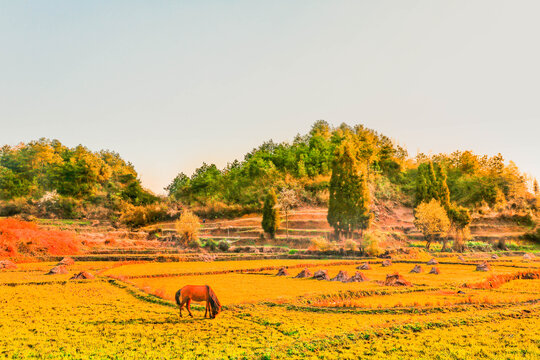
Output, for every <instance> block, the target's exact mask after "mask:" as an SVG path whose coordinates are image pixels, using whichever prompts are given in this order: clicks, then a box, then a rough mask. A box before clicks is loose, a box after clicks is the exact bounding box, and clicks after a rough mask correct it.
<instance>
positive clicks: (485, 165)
mask: <svg viewBox="0 0 540 360" xmlns="http://www.w3.org/2000/svg"><path fill="white" fill-rule="evenodd" d="M344 141H347V142H350V144H349V145H347V146H348V147H350V149H352V150H351V151H353V152H354V154H355V155H354V156H355V157H356V161H357V162H358V164H360V165H361V166H362V167H363V169H364V171H365V173H366V179H367V182H368V187H369V191H370V193H371V196H370V198H371V200H372V201H377V200H393V201H398V202H401V203H403V204H405V205H409V206H415V205H417V204H416V202H417V197H418V195H417V193H418V182H419V181H421V180H422V179H421V178H420V177H419V176H424V177H425V178H426V179H428V177H426V174H424V175H422V173H423V170H422V166H424V167H425V164H427V163H432V164H434V165H433V166H434V169H437V171H439V172H441V171H442V173H444V176H445V177H446V182H447V184H448V188H449V192H450V194H449V196H450V200H451V201H452V202H453V203H456V204H458V205H461V206H465V207H467V208H469V209H478V208H481V207H490V208H492V209H496V210H501V209H504V208H512V209H521V210H527V209H532V208H534V207H535V206H536V202H535V201H534V194H532V193H531V191H530V190H529V189H528V187H527V184H528V182H527V181H528V179H527V178H526V177H525V176H524V175H523V174H521V173H520V171H519V169H518V168H517V167H516V166H515V164H513V163H512V162H509V163H508V164H507V163H505V161H504V159H503V158H502V156H500V155H497V156H493V157H487V156H479V155H475V154H473V153H472V152H470V151H465V152H459V151H457V152H454V153H452V154H449V155H447V154H439V155H435V156H425V155H423V154H420V155H418V156H417V157H416V158H414V159H413V158H410V157H409V156H408V154H407V151H406V150H405V149H403V148H402V147H400V146H399V145H397V144H396V142H395V141H393V140H391V139H390V138H388V137H386V136H384V135H382V134H379V133H377V132H376V131H374V130H371V129H368V128H366V127H364V126H362V125H356V126H354V127H351V126H349V125H346V124H342V125H340V126H339V127H332V126H330V125H329V124H328V123H327V122H325V121H322V120H319V121H317V122H315V123H314V124H313V126H312V128H311V130H310V131H309V133H308V134H305V135H297V136H296V137H295V138H294V140H293V141H292V143H288V142H283V143H279V144H278V143H275V142H273V141H272V140H270V141H267V142H265V143H264V144H262V145H261V146H259V147H258V148H256V149H253V150H252V151H251V152H249V153H247V154H246V155H245V156H244V159H243V160H241V161H238V160H235V161H233V162H231V163H229V164H228V165H227V166H226V167H225V168H224V169H218V168H217V167H216V165H214V164H210V165H209V164H206V163H203V165H202V166H201V167H200V168H198V169H197V170H195V172H194V173H193V174H192V175H191V176H188V175H186V174H184V173H180V174H178V175H177V176H176V177H175V178H174V179H173V180H172V182H171V183H170V184H169V185H168V186H167V187H166V190H167V192H168V197H167V198H164V197H158V196H155V195H154V194H152V193H151V192H150V191H148V190H146V189H144V188H143V187H142V186H141V182H140V181H139V179H138V175H137V172H136V171H135V169H134V168H133V166H132V165H131V164H130V163H129V162H126V161H124V160H123V159H122V158H121V157H120V156H119V155H118V154H117V153H114V152H111V151H105V150H103V151H98V152H93V151H90V150H88V149H87V148H86V147H84V146H81V145H79V146H77V147H74V148H69V147H66V146H64V145H62V144H61V143H60V142H59V141H57V140H48V139H40V140H38V141H32V142H29V143H27V144H20V145H17V146H7V145H6V146H4V147H2V148H1V150H0V216H6V215H14V214H18V213H23V214H25V213H27V214H32V215H36V216H43V217H49V216H56V217H64V218H77V217H79V218H80V217H87V218H108V219H111V220H120V221H122V222H124V223H126V224H129V225H131V226H137V225H141V224H144V223H148V222H151V221H157V220H161V219H164V218H167V217H169V218H171V217H174V216H177V215H178V211H177V210H178V209H179V207H180V206H189V207H192V208H193V209H194V210H195V212H197V213H198V214H199V215H201V216H203V217H214V216H237V215H241V214H242V213H246V212H252V211H261V209H262V204H263V201H264V198H265V196H266V194H267V193H268V191H269V190H270V189H274V190H276V192H279V191H281V190H283V189H290V190H293V191H294V192H295V193H296V194H297V198H298V200H299V202H300V203H304V204H308V205H309V204H311V205H322V206H327V205H328V200H329V184H330V176H331V173H332V168H333V166H334V165H335V164H334V160H335V154H336V153H337V152H338V150H337V149H339V148H342V147H343V146H342V145H343V142H344ZM422 164H424V165H422ZM419 169H420V170H419ZM424 172H425V171H424ZM537 187H538V186H537V185H536V188H537ZM534 191H537V190H534ZM534 191H533V192H534Z"/></svg>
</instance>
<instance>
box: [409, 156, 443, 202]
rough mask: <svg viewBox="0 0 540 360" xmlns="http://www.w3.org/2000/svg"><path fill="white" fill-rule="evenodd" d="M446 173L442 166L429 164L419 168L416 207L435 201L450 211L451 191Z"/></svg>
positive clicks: (421, 165)
mask: <svg viewBox="0 0 540 360" xmlns="http://www.w3.org/2000/svg"><path fill="white" fill-rule="evenodd" d="M446 180H447V176H446V171H445V170H444V168H443V167H442V166H440V165H437V164H433V162H431V161H430V162H428V163H424V164H420V166H418V174H417V176H416V198H415V207H416V206H418V205H419V204H420V203H422V202H426V203H427V202H430V201H431V200H432V199H435V200H437V201H439V202H440V203H441V205H442V206H443V207H444V208H445V209H448V208H449V207H450V190H449V189H448V184H447V183H446Z"/></svg>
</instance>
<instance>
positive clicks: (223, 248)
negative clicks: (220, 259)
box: [218, 240, 231, 252]
mask: <svg viewBox="0 0 540 360" xmlns="http://www.w3.org/2000/svg"><path fill="white" fill-rule="evenodd" d="M230 247H231V245H230V244H229V243H228V242H227V241H226V240H221V241H220V242H219V244H218V248H219V250H220V251H223V252H226V251H229V248H230Z"/></svg>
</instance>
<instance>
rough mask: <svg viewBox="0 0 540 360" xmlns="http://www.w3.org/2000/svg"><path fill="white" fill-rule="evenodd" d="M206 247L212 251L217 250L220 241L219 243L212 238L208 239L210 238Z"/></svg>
mask: <svg viewBox="0 0 540 360" xmlns="http://www.w3.org/2000/svg"><path fill="white" fill-rule="evenodd" d="M205 247H206V248H207V249H208V250H210V251H216V250H217V248H218V243H217V241H214V240H212V239H208V240H206V245H205Z"/></svg>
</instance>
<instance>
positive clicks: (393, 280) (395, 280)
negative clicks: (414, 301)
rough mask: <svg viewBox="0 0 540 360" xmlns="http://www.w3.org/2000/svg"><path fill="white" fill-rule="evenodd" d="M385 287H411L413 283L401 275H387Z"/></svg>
mask: <svg viewBox="0 0 540 360" xmlns="http://www.w3.org/2000/svg"><path fill="white" fill-rule="evenodd" d="M384 286H411V283H410V282H408V281H407V280H405V278H404V277H403V276H401V275H400V274H398V273H395V274H390V275H386V280H385V281H384Z"/></svg>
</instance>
